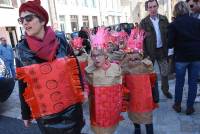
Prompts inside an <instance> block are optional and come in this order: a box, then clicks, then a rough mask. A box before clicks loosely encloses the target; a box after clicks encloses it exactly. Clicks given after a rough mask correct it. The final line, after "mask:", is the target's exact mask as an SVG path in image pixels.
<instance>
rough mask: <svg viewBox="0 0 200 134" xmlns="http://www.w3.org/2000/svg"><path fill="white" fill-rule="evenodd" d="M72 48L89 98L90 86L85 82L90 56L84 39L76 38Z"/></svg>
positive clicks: (72, 42)
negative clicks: (84, 44) (84, 45)
mask: <svg viewBox="0 0 200 134" xmlns="http://www.w3.org/2000/svg"><path fill="white" fill-rule="evenodd" d="M71 44H72V48H73V51H74V54H75V55H76V57H77V59H78V62H79V65H80V69H81V75H82V78H83V84H84V91H85V97H86V98H87V94H88V85H87V83H86V80H85V68H86V66H87V64H88V54H87V52H86V51H85V48H84V47H83V45H82V44H83V39H82V38H80V37H75V38H74V39H73V40H72V41H71Z"/></svg>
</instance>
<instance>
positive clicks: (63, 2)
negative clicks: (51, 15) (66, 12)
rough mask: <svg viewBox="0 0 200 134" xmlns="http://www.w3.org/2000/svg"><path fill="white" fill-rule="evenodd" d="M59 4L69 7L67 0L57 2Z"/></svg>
mask: <svg viewBox="0 0 200 134" xmlns="http://www.w3.org/2000/svg"><path fill="white" fill-rule="evenodd" d="M57 1H58V3H59V4H64V5H67V0H57Z"/></svg>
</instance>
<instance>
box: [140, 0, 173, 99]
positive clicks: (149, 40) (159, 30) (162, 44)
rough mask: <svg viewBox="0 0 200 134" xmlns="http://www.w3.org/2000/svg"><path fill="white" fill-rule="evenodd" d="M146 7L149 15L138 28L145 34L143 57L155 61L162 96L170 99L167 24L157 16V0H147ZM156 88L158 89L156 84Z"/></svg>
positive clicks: (160, 16)
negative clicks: (158, 71)
mask: <svg viewBox="0 0 200 134" xmlns="http://www.w3.org/2000/svg"><path fill="white" fill-rule="evenodd" d="M146 6H147V7H146V8H147V10H148V12H149V15H148V16H147V17H145V18H144V19H143V20H142V21H141V23H140V28H142V29H144V30H145V32H146V33H145V34H146V38H145V40H144V56H145V57H149V58H150V59H151V61H152V62H153V63H155V61H157V62H158V65H159V69H160V74H161V81H162V91H163V94H164V95H165V96H166V97H167V98H170V99H171V98H172V95H171V93H170V92H169V84H168V62H167V58H168V48H167V26H168V24H169V23H168V20H167V18H166V17H165V16H162V15H160V14H158V7H159V5H158V2H157V0H148V1H147V2H146ZM156 86H157V87H158V84H157V85H156Z"/></svg>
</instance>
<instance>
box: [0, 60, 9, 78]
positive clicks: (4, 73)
mask: <svg viewBox="0 0 200 134" xmlns="http://www.w3.org/2000/svg"><path fill="white" fill-rule="evenodd" d="M9 77H10V76H9V71H8V70H7V68H6V65H5V63H4V61H3V59H2V58H0V79H2V78H9Z"/></svg>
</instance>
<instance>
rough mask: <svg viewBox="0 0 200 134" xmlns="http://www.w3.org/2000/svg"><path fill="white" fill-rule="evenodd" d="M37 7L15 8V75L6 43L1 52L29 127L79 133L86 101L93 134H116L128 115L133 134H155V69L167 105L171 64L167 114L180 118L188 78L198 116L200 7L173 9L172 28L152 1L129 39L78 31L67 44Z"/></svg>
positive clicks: (192, 3) (46, 133)
mask: <svg viewBox="0 0 200 134" xmlns="http://www.w3.org/2000/svg"><path fill="white" fill-rule="evenodd" d="M40 4H41V3H40V0H34V1H28V2H25V3H23V4H22V5H21V6H20V8H19V19H18V22H19V23H20V24H21V25H22V26H23V28H24V29H25V36H24V38H23V39H22V40H21V41H20V42H19V43H18V44H17V46H16V59H15V60H16V73H15V69H14V57H13V51H12V48H10V47H9V45H7V43H6V40H5V38H1V46H0V61H2V60H3V62H4V64H5V67H6V68H7V70H8V72H9V73H10V76H11V77H12V78H13V80H14V79H18V82H19V98H20V102H21V114H22V119H23V121H24V125H25V126H26V127H28V126H29V125H30V123H31V121H32V120H33V119H35V120H36V122H37V124H38V126H39V129H40V130H41V132H42V133H43V134H81V130H82V128H83V126H84V124H85V123H84V119H83V110H82V103H83V102H84V101H85V100H87V103H88V104H89V111H90V126H91V130H92V131H93V132H94V133H95V134H113V133H114V132H115V130H116V128H117V126H118V124H119V122H120V121H121V120H123V117H122V115H121V113H122V112H127V113H128V117H129V119H130V120H131V121H132V124H133V126H134V128H135V131H134V133H135V134H141V125H142V124H145V128H146V133H147V134H153V133H154V129H153V111H154V110H155V109H156V108H158V107H159V86H158V76H157V74H156V72H155V70H154V65H155V63H156V62H157V63H158V67H159V70H160V75H161V90H162V92H163V94H164V96H165V97H166V98H168V99H172V98H173V95H172V93H171V92H170V90H169V83H168V76H169V74H170V73H171V71H169V57H170V58H171V59H172V60H174V62H175V65H174V69H172V70H174V72H173V71H172V72H173V73H175V74H176V75H175V76H176V77H175V78H176V79H175V80H176V84H175V96H174V97H175V99H174V105H173V106H172V108H173V109H174V110H175V111H176V112H178V113H179V112H181V110H182V109H181V102H182V94H183V86H184V82H185V74H186V71H188V85H189V89H188V99H187V104H186V106H187V109H186V114H187V115H191V114H193V113H194V112H195V109H194V101H195V98H196V96H197V92H198V90H197V84H198V77H200V75H199V74H200V20H199V19H200V1H199V0H186V2H183V1H181V2H178V3H177V4H176V5H175V7H174V12H173V14H174V20H173V22H172V23H169V22H168V19H167V17H166V16H163V15H161V14H159V13H158V8H159V3H158V2H157V0H147V2H146V8H147V11H148V15H147V16H146V17H145V18H143V19H142V20H141V22H140V23H135V27H133V29H132V30H131V32H130V33H129V32H127V31H126V30H125V29H123V28H122V29H121V30H120V31H115V30H113V29H110V28H107V27H104V26H101V27H96V28H94V29H93V30H92V31H89V30H87V29H85V28H84V27H82V28H81V30H80V31H79V33H78V36H77V37H74V38H72V39H70V40H69V41H68V40H66V37H65V35H64V34H63V32H58V31H53V30H52V28H51V27H49V26H47V23H48V20H49V16H48V13H47V11H46V10H45V9H44V8H43V7H42V6H41V5H40ZM1 59H2V60H1ZM3 62H0V65H1V66H0V67H3V66H2V65H3ZM172 67H173V66H172ZM2 74H3V71H1V74H0V77H1V75H2ZM15 74H16V75H15Z"/></svg>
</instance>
